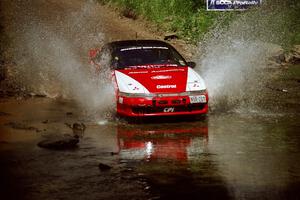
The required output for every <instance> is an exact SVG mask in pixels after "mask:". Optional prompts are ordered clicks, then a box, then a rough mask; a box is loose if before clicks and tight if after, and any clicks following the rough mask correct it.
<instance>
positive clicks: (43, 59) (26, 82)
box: [6, 1, 114, 111]
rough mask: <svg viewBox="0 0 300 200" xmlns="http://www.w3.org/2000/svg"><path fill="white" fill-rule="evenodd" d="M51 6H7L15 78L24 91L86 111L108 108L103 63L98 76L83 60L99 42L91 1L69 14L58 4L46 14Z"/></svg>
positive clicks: (99, 28)
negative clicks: (63, 100) (10, 14)
mask: <svg viewBox="0 0 300 200" xmlns="http://www.w3.org/2000/svg"><path fill="white" fill-rule="evenodd" d="M6 3H7V2H6ZM7 4H8V3H7ZM82 5H83V6H82ZM54 6H56V5H55V3H53V2H52V3H51V2H44V4H40V2H39V1H32V2H31V3H30V5H27V3H26V2H22V1H19V2H18V3H17V4H16V5H11V9H12V12H13V13H15V16H16V17H15V18H14V19H12V25H11V27H10V28H11V30H10V32H12V33H13V32H14V33H15V34H14V36H13V40H12V54H13V55H14V57H13V59H14V62H15V63H16V65H15V66H14V68H15V69H14V71H15V74H14V75H15V77H16V78H17V79H18V80H17V82H18V83H19V84H20V85H22V87H24V89H25V90H27V91H30V92H36V93H43V94H46V95H47V96H48V97H53V98H55V97H63V98H69V99H75V100H76V101H77V102H78V103H79V104H80V105H82V106H83V107H84V108H85V109H87V110H90V111H94V110H98V111H99V110H103V109H106V108H108V107H109V108H110V107H113V104H112V102H113V100H112V99H113V94H114V91H113V88H112V86H111V84H110V80H109V78H108V77H110V74H109V73H110V71H109V67H107V65H106V64H107V63H103V69H107V70H103V71H102V72H101V73H100V74H99V73H96V72H95V70H94V69H92V68H91V66H90V65H89V61H88V50H89V49H90V48H93V47H99V46H101V44H103V43H104V41H105V36H104V34H103V33H102V26H101V23H100V20H99V18H100V17H99V15H98V13H97V9H96V4H95V3H93V2H92V1H88V2H86V3H85V4H80V5H77V7H74V6H76V4H74V5H72V6H71V5H70V7H71V8H72V10H75V12H67V11H65V10H63V9H64V8H63V9H61V10H60V8H59V7H57V8H56V9H57V10H54V11H51V12H48V9H52V8H53V7H54ZM58 6H59V5H58ZM16 13H18V14H16ZM19 16H22V19H20V18H19Z"/></svg>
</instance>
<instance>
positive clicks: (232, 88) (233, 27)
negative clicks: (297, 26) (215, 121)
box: [199, 1, 289, 111]
mask: <svg viewBox="0 0 300 200" xmlns="http://www.w3.org/2000/svg"><path fill="white" fill-rule="evenodd" d="M288 13H289V9H288V7H285V6H284V5H283V4H282V3H278V2H277V3H276V2H274V1H271V2H270V1H269V2H265V4H264V5H262V6H261V7H259V8H256V9H253V10H250V11H247V12H244V13H240V14H237V16H236V17H235V19H234V20H233V21H232V22H230V25H229V27H224V26H222V24H223V23H224V20H222V19H220V21H219V23H218V25H217V26H216V28H215V29H214V30H212V31H211V32H209V33H208V34H207V35H206V37H205V39H204V41H203V42H201V43H200V45H199V48H200V51H201V53H202V55H201V57H200V59H199V63H200V67H201V70H200V71H201V72H202V75H203V76H204V79H205V81H206V83H207V87H208V90H209V94H210V97H211V98H210V99H211V108H212V109H213V110H221V111H226V110H232V109H235V110H237V109H247V110H249V109H257V108H256V107H257V105H258V104H260V103H261V102H262V101H263V89H264V86H265V83H266V82H267V81H268V73H266V70H265V68H266V66H267V60H268V58H269V57H270V56H271V54H272V52H273V51H274V48H277V47H278V44H280V45H281V44H282V42H284V41H285V37H286V36H287V35H286V33H287V31H288V27H287V21H288V18H289V16H288Z"/></svg>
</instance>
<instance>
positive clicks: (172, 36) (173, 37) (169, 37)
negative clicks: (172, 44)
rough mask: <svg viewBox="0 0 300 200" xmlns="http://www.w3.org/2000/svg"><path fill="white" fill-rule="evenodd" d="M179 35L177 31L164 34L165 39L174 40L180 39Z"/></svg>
mask: <svg viewBox="0 0 300 200" xmlns="http://www.w3.org/2000/svg"><path fill="white" fill-rule="evenodd" d="M178 38H179V37H178V36H177V34H176V33H167V34H165V36H164V40H174V39H178Z"/></svg>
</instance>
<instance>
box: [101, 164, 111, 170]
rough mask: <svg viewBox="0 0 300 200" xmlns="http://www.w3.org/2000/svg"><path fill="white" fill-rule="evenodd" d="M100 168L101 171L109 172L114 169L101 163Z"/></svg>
mask: <svg viewBox="0 0 300 200" xmlns="http://www.w3.org/2000/svg"><path fill="white" fill-rule="evenodd" d="M98 167H99V169H100V170H101V171H109V170H110V169H111V168H112V167H111V166H109V165H107V164H104V163H99V165H98Z"/></svg>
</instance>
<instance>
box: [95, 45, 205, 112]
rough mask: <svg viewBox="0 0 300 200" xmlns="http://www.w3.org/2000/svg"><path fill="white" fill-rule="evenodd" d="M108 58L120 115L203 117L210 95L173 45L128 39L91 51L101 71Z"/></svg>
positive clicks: (202, 82) (199, 77) (189, 63)
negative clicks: (102, 62)
mask: <svg viewBox="0 0 300 200" xmlns="http://www.w3.org/2000/svg"><path fill="white" fill-rule="evenodd" d="M108 55H109V62H108V63H109V66H110V67H111V73H112V80H113V82H114V86H115V95H116V105H117V106H116V108H117V113H118V114H119V115H121V116H127V117H140V116H145V117H146V116H171V115H201V114H206V113H207V111H208V94H207V89H206V86H205V83H204V81H203V79H202V78H201V76H200V75H199V74H198V73H197V72H195V70H193V69H192V68H194V67H195V65H196V64H195V63H194V62H186V60H185V59H184V58H183V57H182V56H181V55H180V54H179V53H178V52H177V51H176V50H175V48H174V47H172V46H171V45H170V44H168V43H166V42H163V41H159V40H126V41H115V42H111V43H108V44H107V45H105V46H104V47H103V48H101V49H100V50H91V51H90V57H91V63H92V64H93V65H94V66H95V67H96V68H97V69H99V70H101V68H103V67H107V66H102V65H101V61H103V60H105V59H107V57H108Z"/></svg>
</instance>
